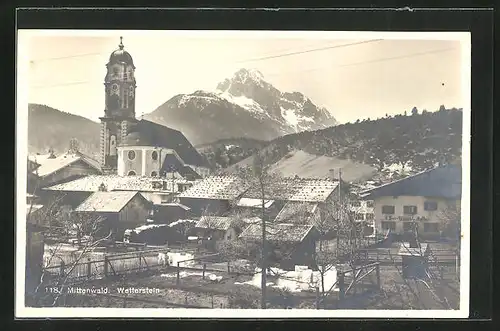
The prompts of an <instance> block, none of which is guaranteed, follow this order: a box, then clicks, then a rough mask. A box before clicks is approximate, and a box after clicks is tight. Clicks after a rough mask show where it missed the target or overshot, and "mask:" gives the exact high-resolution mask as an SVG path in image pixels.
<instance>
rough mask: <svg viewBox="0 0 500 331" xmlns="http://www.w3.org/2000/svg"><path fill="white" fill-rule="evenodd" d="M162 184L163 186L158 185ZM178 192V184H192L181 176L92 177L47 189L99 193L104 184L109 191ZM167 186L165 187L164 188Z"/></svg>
mask: <svg viewBox="0 0 500 331" xmlns="http://www.w3.org/2000/svg"><path fill="white" fill-rule="evenodd" d="M156 183H161V185H156ZM172 183H173V184H174V192H177V189H178V187H177V184H178V183H191V182H190V181H186V180H185V179H183V178H182V177H181V176H180V175H176V176H174V179H171V178H159V177H148V176H118V175H91V176H86V177H82V178H79V179H75V180H72V181H70V182H66V183H62V184H58V185H54V186H50V187H47V188H45V190H49V191H66V192H97V191H99V186H100V185H101V184H104V186H105V187H106V189H107V190H108V191H139V192H167V193H171V192H172ZM163 184H165V186H163Z"/></svg>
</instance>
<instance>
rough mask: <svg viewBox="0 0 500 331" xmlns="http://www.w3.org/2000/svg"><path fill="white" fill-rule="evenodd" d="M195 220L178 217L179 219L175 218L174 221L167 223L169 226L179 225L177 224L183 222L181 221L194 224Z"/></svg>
mask: <svg viewBox="0 0 500 331" xmlns="http://www.w3.org/2000/svg"><path fill="white" fill-rule="evenodd" d="M196 222H198V221H196V220H189V219H180V220H177V221H174V222H172V223H169V224H168V226H169V227H174V226H176V225H179V224H183V223H191V224H195V223H196Z"/></svg>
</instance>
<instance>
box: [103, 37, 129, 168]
mask: <svg viewBox="0 0 500 331" xmlns="http://www.w3.org/2000/svg"><path fill="white" fill-rule="evenodd" d="M134 72H135V66H134V61H133V60H132V56H131V55H130V54H129V53H128V52H127V51H125V50H124V46H123V38H122V37H120V44H119V45H118V49H117V50H115V51H114V52H113V53H111V55H110V57H109V61H108V63H107V64H106V77H105V78H104V91H105V100H106V101H105V109H104V116H103V117H101V118H100V120H101V137H100V138H101V139H100V147H101V157H100V162H101V167H102V169H103V171H104V172H106V173H116V169H117V161H118V155H117V146H118V145H120V144H121V143H122V142H123V141H124V140H125V137H126V136H127V134H128V132H129V130H130V127H131V126H132V125H133V124H134V123H136V121H137V120H136V118H135V89H136V84H135V76H134Z"/></svg>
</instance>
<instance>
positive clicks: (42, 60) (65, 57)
mask: <svg viewBox="0 0 500 331" xmlns="http://www.w3.org/2000/svg"><path fill="white" fill-rule="evenodd" d="M105 54H106V53H86V54H77V55H68V56H60V57H49V58H45V59H39V60H31V61H30V63H31V64H37V63H40V62H48V61H55V60H65V59H72V58H75V57H85V56H94V55H105Z"/></svg>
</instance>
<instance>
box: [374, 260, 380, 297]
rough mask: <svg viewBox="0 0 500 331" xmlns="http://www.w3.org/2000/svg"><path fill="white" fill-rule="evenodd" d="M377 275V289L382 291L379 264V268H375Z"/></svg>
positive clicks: (378, 265) (378, 266)
mask: <svg viewBox="0 0 500 331" xmlns="http://www.w3.org/2000/svg"><path fill="white" fill-rule="evenodd" d="M375 273H376V275H377V287H378V289H379V290H380V263H378V264H377V267H376V268H375Z"/></svg>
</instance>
